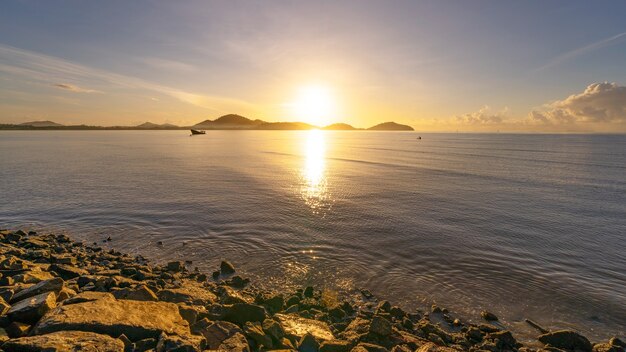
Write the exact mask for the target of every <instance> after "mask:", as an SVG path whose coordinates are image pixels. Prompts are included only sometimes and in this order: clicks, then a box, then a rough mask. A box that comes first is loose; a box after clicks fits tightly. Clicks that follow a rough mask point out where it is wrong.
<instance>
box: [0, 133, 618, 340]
mask: <svg viewBox="0 0 626 352" xmlns="http://www.w3.org/2000/svg"><path fill="white" fill-rule="evenodd" d="M417 136H418V134H417V133H407V132H340V131H336V132H322V131H209V132H207V134H206V135H204V136H194V137H190V136H189V135H188V133H187V132H186V131H0V227H4V228H17V227H34V228H38V229H45V230H49V231H67V232H69V233H70V234H71V235H73V236H74V237H75V238H78V239H81V240H85V241H89V242H93V241H97V242H102V239H104V238H106V237H107V236H109V235H110V236H111V237H112V238H113V241H112V242H110V243H108V244H103V245H105V246H109V247H114V248H116V249H119V250H122V251H126V252H132V253H141V254H143V255H146V256H147V257H149V258H151V259H153V260H154V261H156V262H161V261H166V260H174V259H189V260H193V266H198V267H200V269H202V270H205V271H207V272H210V271H212V270H214V269H215V268H216V267H217V266H218V264H219V261H220V260H221V259H223V258H227V259H229V260H231V261H232V262H233V263H234V264H235V265H236V266H237V268H238V269H240V271H241V272H243V273H244V274H245V275H247V276H250V277H252V278H257V280H259V282H261V283H262V284H265V285H279V286H280V287H296V286H298V287H299V286H301V285H305V284H315V285H319V286H324V287H328V288H330V289H335V290H338V291H340V292H342V293H343V294H346V295H356V292H358V289H361V288H366V289H369V290H370V291H372V292H373V293H374V294H375V295H377V296H378V297H381V298H385V299H389V300H390V301H392V302H393V303H396V304H400V305H402V306H403V307H405V308H407V309H416V308H424V307H427V306H429V305H430V304H432V303H437V304H439V305H441V306H444V307H448V308H449V309H450V310H451V311H452V312H453V313H455V314H456V315H457V316H460V317H461V318H463V319H469V320H473V321H479V312H480V310H482V309H488V310H490V311H492V312H494V313H496V315H498V316H500V318H501V320H502V321H503V324H504V326H506V327H507V328H511V329H513V330H514V331H515V332H517V333H518V335H520V336H523V337H525V338H530V337H532V336H534V335H536V332H534V331H533V330H532V329H531V328H529V327H527V326H526V325H525V323H523V319H524V318H530V319H533V320H535V321H537V322H539V323H540V324H542V325H544V326H545V327H547V328H552V329H554V328H574V329H577V330H579V331H581V332H583V333H584V334H586V335H587V336H588V337H590V338H592V339H596V340H597V339H601V338H602V339H604V338H608V337H610V336H613V335H617V336H621V337H625V335H626V333H625V331H626V136H623V135H539V134H528V135H525V134H518V135H514V134H421V136H422V139H421V140H418V139H417V138H416V137H417ZM157 241H163V243H164V245H163V246H158V245H156V242H157Z"/></svg>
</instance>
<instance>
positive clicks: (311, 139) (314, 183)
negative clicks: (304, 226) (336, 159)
mask: <svg viewBox="0 0 626 352" xmlns="http://www.w3.org/2000/svg"><path fill="white" fill-rule="evenodd" d="M304 157H305V161H304V167H303V168H302V178H303V182H302V189H301V196H302V198H303V199H304V201H305V202H306V204H307V205H308V206H309V207H310V208H311V209H313V210H314V212H316V213H319V212H320V211H323V210H325V209H327V208H328V206H329V205H330V201H329V200H330V196H329V194H328V190H327V186H328V185H327V177H326V140H325V136H324V131H320V130H310V131H308V132H306V141H305V144H304Z"/></svg>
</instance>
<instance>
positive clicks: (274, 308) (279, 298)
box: [262, 294, 285, 313]
mask: <svg viewBox="0 0 626 352" xmlns="http://www.w3.org/2000/svg"><path fill="white" fill-rule="evenodd" d="M262 304H263V305H264V306H266V307H267V308H268V309H269V311H270V312H272V313H276V312H279V311H280V310H281V309H283V306H284V304H285V300H284V298H283V295H280V294H279V295H274V296H271V297H270V298H268V299H265V300H263V303H262Z"/></svg>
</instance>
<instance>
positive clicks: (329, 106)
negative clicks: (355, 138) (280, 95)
mask: <svg viewBox="0 0 626 352" xmlns="http://www.w3.org/2000/svg"><path fill="white" fill-rule="evenodd" d="M290 105H291V108H292V113H293V114H294V115H295V116H294V118H296V119H298V120H300V121H303V122H307V123H310V124H312V125H316V126H320V127H322V126H325V125H327V124H329V123H330V121H331V119H332V118H333V117H335V116H334V115H335V109H336V107H335V101H334V99H333V96H332V94H331V91H330V90H329V89H328V88H327V87H324V86H320V85H314V86H306V87H302V88H300V89H299V90H298V93H297V95H296V98H295V100H294V101H293V102H292V103H291V104H290Z"/></svg>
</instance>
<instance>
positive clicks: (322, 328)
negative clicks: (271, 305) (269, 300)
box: [274, 314, 335, 340]
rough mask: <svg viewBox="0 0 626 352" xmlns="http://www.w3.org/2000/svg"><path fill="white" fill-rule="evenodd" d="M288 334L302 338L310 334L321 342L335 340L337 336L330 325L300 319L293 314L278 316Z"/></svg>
mask: <svg viewBox="0 0 626 352" xmlns="http://www.w3.org/2000/svg"><path fill="white" fill-rule="evenodd" d="M274 317H275V318H278V320H279V321H280V324H281V325H282V327H283V329H284V330H285V333H286V334H290V335H294V336H297V337H302V336H304V335H306V334H310V335H312V336H313V337H315V338H317V339H319V340H334V339H335V336H334V335H333V333H332V331H330V328H329V327H328V324H326V323H324V322H322V321H319V320H312V319H306V318H302V317H299V316H297V315H292V314H276V315H275V316H274Z"/></svg>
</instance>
